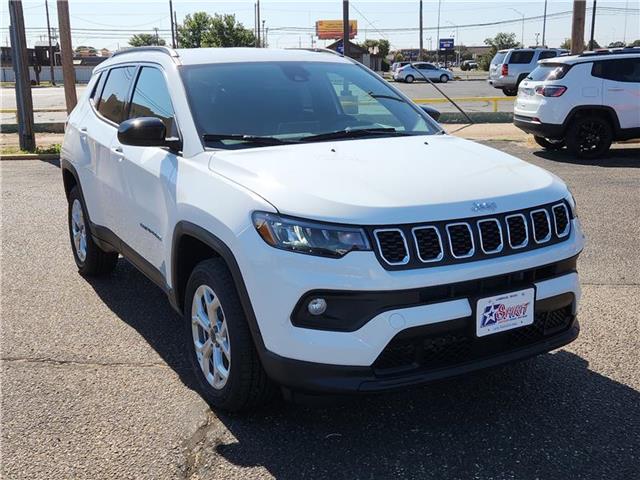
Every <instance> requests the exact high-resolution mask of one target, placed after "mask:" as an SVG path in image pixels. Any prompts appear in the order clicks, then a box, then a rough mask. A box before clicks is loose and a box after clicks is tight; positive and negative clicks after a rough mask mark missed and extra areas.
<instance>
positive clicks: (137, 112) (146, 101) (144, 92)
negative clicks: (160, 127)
mask: <svg viewBox="0 0 640 480" xmlns="http://www.w3.org/2000/svg"><path fill="white" fill-rule="evenodd" d="M138 117H156V118H159V119H160V120H162V123H164V126H165V128H166V129H167V135H169V136H175V135H174V134H175V131H174V113H173V106H172V105H171V97H170V96H169V90H168V89H167V83H166V81H165V79H164V75H163V74H162V72H161V71H160V70H158V69H157V68H153V67H143V68H142V69H141V70H140V76H139V77H138V81H137V82H136V88H135V90H134V91H133V97H132V99H131V109H130V110H129V118H138Z"/></svg>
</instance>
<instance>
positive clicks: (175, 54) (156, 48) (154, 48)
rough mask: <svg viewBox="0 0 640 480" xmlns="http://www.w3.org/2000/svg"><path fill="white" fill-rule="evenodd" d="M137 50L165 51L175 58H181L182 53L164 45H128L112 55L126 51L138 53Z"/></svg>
mask: <svg viewBox="0 0 640 480" xmlns="http://www.w3.org/2000/svg"><path fill="white" fill-rule="evenodd" d="M136 52H158V53H165V54H167V55H169V56H170V57H171V58H173V59H176V58H180V55H178V52H176V51H175V50H174V49H173V48H169V47H164V46H148V47H126V48H121V49H120V50H118V51H116V52H113V54H112V55H111V56H112V57H115V56H118V55H123V54H125V53H136Z"/></svg>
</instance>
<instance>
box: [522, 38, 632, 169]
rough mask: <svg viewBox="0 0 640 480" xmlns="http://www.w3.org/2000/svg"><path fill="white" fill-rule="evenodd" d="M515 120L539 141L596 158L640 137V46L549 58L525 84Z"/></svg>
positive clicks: (543, 144) (523, 83) (542, 144)
mask: <svg viewBox="0 0 640 480" xmlns="http://www.w3.org/2000/svg"><path fill="white" fill-rule="evenodd" d="M513 113H514V123H515V125H516V126H517V127H519V128H521V129H522V130H524V131H525V132H527V133H531V134H533V135H534V138H535V140H536V142H537V143H538V144H539V145H540V146H542V147H544V148H546V149H553V150H558V149H561V148H562V147H564V146H565V145H566V146H567V149H568V150H569V151H570V152H571V153H573V154H574V155H576V156H578V157H582V158H595V157H598V156H601V155H603V154H604V153H605V152H607V150H608V149H609V147H610V146H611V142H613V141H615V140H629V139H632V138H640V48H625V49H620V50H615V51H598V52H587V53H584V54H582V55H577V56H571V57H561V58H554V59H551V60H544V61H542V62H540V65H538V67H537V68H536V69H535V70H534V71H533V72H531V74H530V75H529V76H528V77H527V78H526V79H525V80H524V81H523V82H522V83H521V84H520V89H519V91H518V98H517V99H516V102H515V106H514V111H513Z"/></svg>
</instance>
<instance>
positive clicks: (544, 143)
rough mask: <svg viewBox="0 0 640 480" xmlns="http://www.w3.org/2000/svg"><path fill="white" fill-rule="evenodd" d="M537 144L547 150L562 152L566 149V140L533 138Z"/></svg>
mask: <svg viewBox="0 0 640 480" xmlns="http://www.w3.org/2000/svg"><path fill="white" fill-rule="evenodd" d="M533 139H534V140H535V142H536V143H537V144H538V145H540V146H541V147H542V148H544V149H545V150H562V147H564V143H565V142H564V139H563V138H562V139H560V140H554V139H550V138H544V137H538V136H536V135H534V136H533Z"/></svg>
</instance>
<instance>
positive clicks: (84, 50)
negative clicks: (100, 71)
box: [74, 45, 98, 57]
mask: <svg viewBox="0 0 640 480" xmlns="http://www.w3.org/2000/svg"><path fill="white" fill-rule="evenodd" d="M74 52H75V53H76V54H78V55H80V56H83V57H95V56H96V55H98V50H96V49H95V48H94V47H87V46H85V45H80V46H79V47H76V48H75V50H74Z"/></svg>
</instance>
